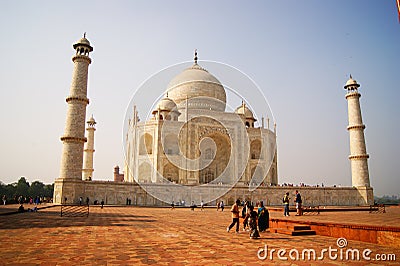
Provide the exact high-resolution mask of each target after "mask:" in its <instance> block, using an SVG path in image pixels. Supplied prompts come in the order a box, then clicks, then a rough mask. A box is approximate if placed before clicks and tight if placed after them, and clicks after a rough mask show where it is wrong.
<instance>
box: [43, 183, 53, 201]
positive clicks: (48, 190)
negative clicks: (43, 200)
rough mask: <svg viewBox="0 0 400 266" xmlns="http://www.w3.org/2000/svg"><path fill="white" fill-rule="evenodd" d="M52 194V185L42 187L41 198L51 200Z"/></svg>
mask: <svg viewBox="0 0 400 266" xmlns="http://www.w3.org/2000/svg"><path fill="white" fill-rule="evenodd" d="M53 193H54V183H53V184H51V185H44V188H43V196H45V197H48V198H52V197H53Z"/></svg>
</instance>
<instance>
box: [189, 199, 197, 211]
mask: <svg viewBox="0 0 400 266" xmlns="http://www.w3.org/2000/svg"><path fill="white" fill-rule="evenodd" d="M194 208H196V204H194V201H192V204H190V209H191V210H192V211H194Z"/></svg>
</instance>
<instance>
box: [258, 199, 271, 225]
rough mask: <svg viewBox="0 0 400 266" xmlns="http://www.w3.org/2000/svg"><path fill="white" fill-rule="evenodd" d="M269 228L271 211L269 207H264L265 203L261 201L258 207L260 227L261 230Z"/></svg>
mask: <svg viewBox="0 0 400 266" xmlns="http://www.w3.org/2000/svg"><path fill="white" fill-rule="evenodd" d="M268 228H269V212H268V210H267V208H265V207H264V203H263V202H262V201H260V205H259V207H258V229H259V230H260V232H264V231H265V230H267V229H268Z"/></svg>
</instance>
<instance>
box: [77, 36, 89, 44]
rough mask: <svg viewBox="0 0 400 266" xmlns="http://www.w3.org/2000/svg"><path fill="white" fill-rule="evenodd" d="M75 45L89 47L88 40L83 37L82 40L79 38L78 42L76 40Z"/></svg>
mask: <svg viewBox="0 0 400 266" xmlns="http://www.w3.org/2000/svg"><path fill="white" fill-rule="evenodd" d="M77 43H80V44H86V45H90V42H89V40H88V39H86V38H85V37H83V38H81V39H80V40H78V41H77Z"/></svg>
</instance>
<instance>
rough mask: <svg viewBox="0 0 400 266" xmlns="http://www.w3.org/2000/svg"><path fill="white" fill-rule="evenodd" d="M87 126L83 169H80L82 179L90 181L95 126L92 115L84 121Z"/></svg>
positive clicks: (91, 176)
mask: <svg viewBox="0 0 400 266" xmlns="http://www.w3.org/2000/svg"><path fill="white" fill-rule="evenodd" d="M86 123H87V124H88V127H87V128H86V131H87V135H86V136H87V142H86V144H85V150H84V154H83V169H82V175H83V177H82V179H83V180H85V181H91V180H92V178H93V171H94V169H93V153H94V132H95V131H96V128H95V127H94V126H95V125H96V121H95V120H94V118H93V115H92V117H90V119H89V121H87V122H86Z"/></svg>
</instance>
